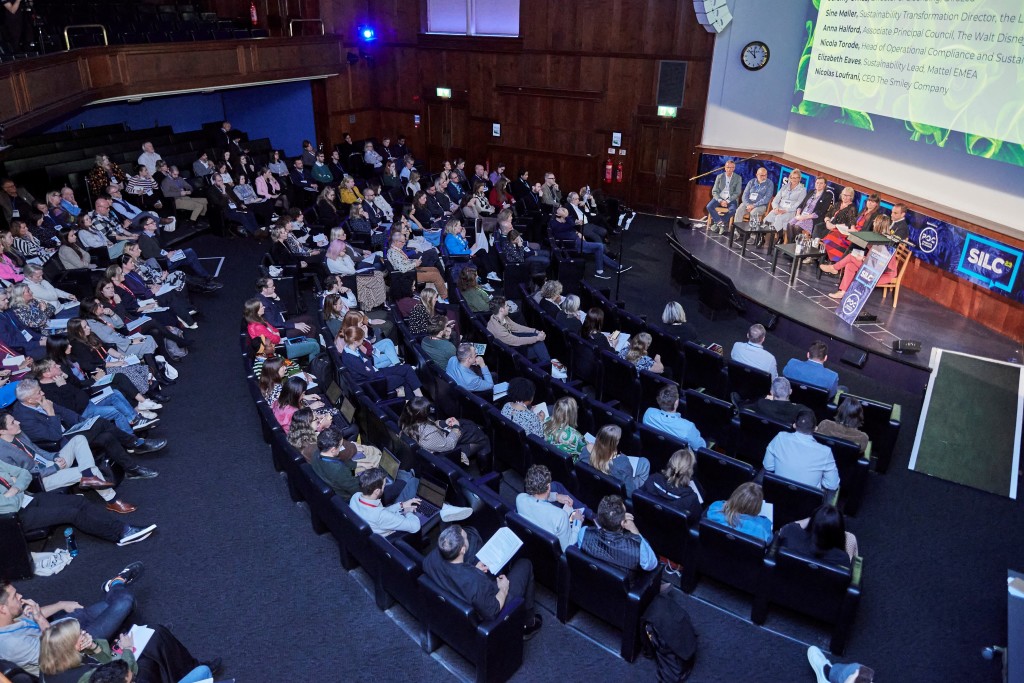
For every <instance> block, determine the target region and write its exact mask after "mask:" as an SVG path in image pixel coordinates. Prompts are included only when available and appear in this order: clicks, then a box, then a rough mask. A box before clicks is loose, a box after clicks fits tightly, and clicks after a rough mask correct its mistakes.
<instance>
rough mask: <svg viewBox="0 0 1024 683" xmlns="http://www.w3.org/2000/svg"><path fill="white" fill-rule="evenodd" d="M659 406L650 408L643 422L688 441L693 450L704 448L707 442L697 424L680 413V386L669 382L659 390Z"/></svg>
mask: <svg viewBox="0 0 1024 683" xmlns="http://www.w3.org/2000/svg"><path fill="white" fill-rule="evenodd" d="M657 400H658V407H657V408H654V407H651V408H648V409H647V412H645V413H644V419H643V423H644V424H645V425H647V426H648V427H651V428H652V429H657V430H658V431H659V432H665V433H666V434H668V435H669V436H672V437H675V438H677V439H679V440H680V441H684V442H686V445H688V446H689V447H690V448H692V449H693V450H697V449H698V448H704V447H705V446H707V443H706V442H705V441H704V439H703V438H702V437H701V435H700V432H699V431H698V430H697V425H695V424H693V423H692V422H690V421H689V420H687V419H685V418H684V417H683V416H682V415H680V414H679V387H677V386H676V385H675V384H667V385H665V386H664V387H662V389H661V391H659V392H658V399H657Z"/></svg>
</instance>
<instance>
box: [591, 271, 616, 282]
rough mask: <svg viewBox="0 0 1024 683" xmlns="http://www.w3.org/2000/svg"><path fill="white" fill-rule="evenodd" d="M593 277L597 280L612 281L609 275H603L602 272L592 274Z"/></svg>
mask: <svg viewBox="0 0 1024 683" xmlns="http://www.w3.org/2000/svg"><path fill="white" fill-rule="evenodd" d="M594 277H596V278H599V279H601V280H611V279H612V276H611V275H605V273H604V271H603V270H601V271H598V272H596V273H594Z"/></svg>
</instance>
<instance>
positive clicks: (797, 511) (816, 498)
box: [761, 472, 823, 531]
mask: <svg viewBox="0 0 1024 683" xmlns="http://www.w3.org/2000/svg"><path fill="white" fill-rule="evenodd" d="M761 488H762V489H764V499H765V500H766V501H768V502H769V503H771V504H772V505H773V506H774V508H773V512H772V526H773V527H774V529H775V530H776V531H778V530H779V529H781V528H782V527H784V526H786V525H787V524H789V523H790V522H795V521H797V520H800V519H806V518H808V517H810V516H811V513H812V512H814V511H815V510H817V509H818V507H819V506H820V505H821V504H822V501H823V494H822V491H821V489H819V488H817V487H814V486H805V485H804V484H800V483H797V482H795V481H790V480H789V479H784V478H782V477H780V476H778V475H777V474H774V473H772V472H765V473H764V478H763V479H762V480H761Z"/></svg>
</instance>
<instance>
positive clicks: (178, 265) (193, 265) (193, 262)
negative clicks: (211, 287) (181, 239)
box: [168, 249, 210, 278]
mask: <svg viewBox="0 0 1024 683" xmlns="http://www.w3.org/2000/svg"><path fill="white" fill-rule="evenodd" d="M178 251H181V253H183V254H184V255H185V258H180V259H178V260H177V261H169V262H168V267H170V268H171V269H173V270H179V269H182V270H188V271H190V272H191V273H192V274H193V275H195V276H196V277H201V278H208V277H210V273H208V272H207V271H206V268H203V265H202V264H201V263H199V256H198V255H197V254H196V252H195V251H194V250H192V249H179V250H178Z"/></svg>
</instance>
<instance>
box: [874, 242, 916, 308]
mask: <svg viewBox="0 0 1024 683" xmlns="http://www.w3.org/2000/svg"><path fill="white" fill-rule="evenodd" d="M910 257H911V253H910V247H908V246H907V244H906V243H905V242H901V243H900V245H899V246H898V247H896V253H895V254H894V255H893V258H894V259H896V261H897V262H898V263H899V266H897V269H896V279H895V280H893V281H892V282H889V283H886V284H884V285H875V289H880V290H882V301H885V297H887V296H888V295H889V290H890V289H891V290H892V307H893V308H896V304H897V302H899V299H900V285H902V284H903V275H904V273H906V272H907V266H908V265H909V264H910Z"/></svg>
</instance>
